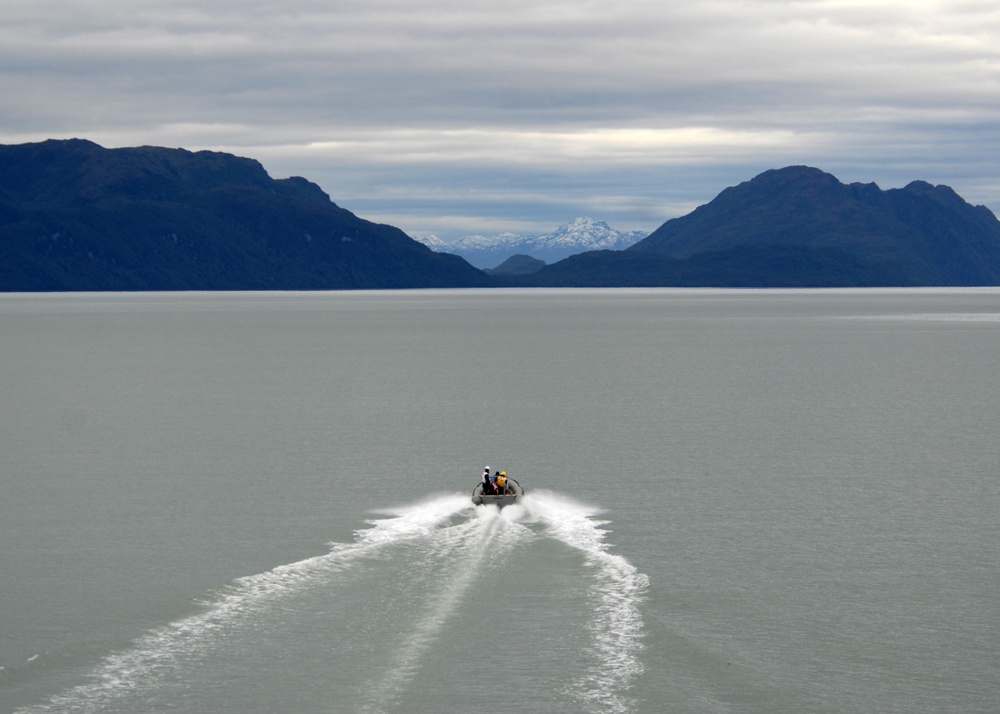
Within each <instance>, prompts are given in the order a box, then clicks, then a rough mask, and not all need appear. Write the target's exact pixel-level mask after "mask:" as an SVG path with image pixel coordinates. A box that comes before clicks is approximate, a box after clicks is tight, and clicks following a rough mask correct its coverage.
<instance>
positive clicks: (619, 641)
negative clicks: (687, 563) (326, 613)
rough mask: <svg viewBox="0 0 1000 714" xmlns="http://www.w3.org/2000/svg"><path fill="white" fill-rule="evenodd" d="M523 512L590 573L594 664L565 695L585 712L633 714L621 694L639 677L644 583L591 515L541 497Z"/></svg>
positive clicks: (556, 497) (542, 494) (559, 499)
mask: <svg viewBox="0 0 1000 714" xmlns="http://www.w3.org/2000/svg"><path fill="white" fill-rule="evenodd" d="M524 506H525V508H526V509H527V511H528V513H529V515H530V517H532V518H534V519H537V520H538V521H539V522H540V523H541V524H542V525H543V526H544V527H545V528H546V530H547V532H548V533H549V534H551V536H552V537H554V538H556V539H557V540H559V541H561V542H563V543H565V544H566V545H568V546H571V547H573V548H577V549H579V550H580V551H582V552H583V554H584V556H585V562H586V564H587V565H588V566H589V567H592V568H593V569H594V582H593V586H592V594H593V596H594V598H595V601H596V602H595V607H594V614H593V617H592V619H591V622H590V623H589V629H590V632H591V636H592V638H593V644H592V645H591V650H592V653H593V655H594V656H595V661H596V662H597V664H596V665H594V666H592V667H591V668H589V670H588V671H587V672H586V673H585V674H584V675H583V676H582V677H581V678H580V679H579V680H578V681H577V682H576V683H575V685H574V687H573V688H572V689H570V690H568V691H569V692H570V693H571V694H572V695H573V696H576V697H577V698H579V699H580V701H581V704H582V705H583V706H584V707H586V708H587V709H589V710H593V711H601V712H629V711H632V710H633V709H634V702H633V701H632V700H631V699H630V698H629V697H628V696H627V694H626V693H627V691H628V689H629V688H630V687H631V685H632V682H633V681H634V680H635V678H636V677H638V676H639V675H640V674H642V672H643V667H642V663H641V662H640V661H639V659H638V654H639V652H640V651H641V650H642V648H643V643H642V638H643V630H644V626H643V621H642V613H641V612H640V610H639V605H640V604H641V603H642V601H643V600H644V598H645V594H646V591H647V590H648V588H649V578H648V577H647V576H646V575H645V574H644V573H640V572H639V571H638V570H637V569H636V567H635V566H634V565H632V564H631V563H630V562H628V560H626V559H625V558H623V557H622V556H620V555H616V554H613V553H609V552H608V544H607V543H606V542H605V537H606V536H607V533H608V532H607V530H606V529H605V528H604V526H605V525H607V522H606V521H598V520H594V516H596V515H597V514H598V511H597V510H596V509H593V508H590V507H588V506H584V505H582V504H579V503H576V502H574V501H572V500H570V499H568V498H566V497H563V496H559V495H558V494H554V493H551V492H546V491H536V492H534V493H532V494H531V495H530V496H529V497H526V498H525V500H524Z"/></svg>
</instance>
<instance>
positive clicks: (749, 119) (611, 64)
mask: <svg viewBox="0 0 1000 714" xmlns="http://www.w3.org/2000/svg"><path fill="white" fill-rule="evenodd" d="M998 85H1000V9H998V8H997V6H996V5H995V3H994V2H992V1H991V2H980V1H978V0H965V1H962V0H956V1H954V2H946V1H942V2H930V1H922V2H921V1H917V0H908V1H906V2H903V1H896V0H891V1H885V2H877V1H874V2H873V1H869V0H864V1H854V0H791V1H788V0H781V1H779V0H771V1H769V0H756V1H753V0H746V1H742V2H737V1H736V0H699V1H698V2H694V1H688V2H674V3H663V2H660V1H659V0H656V1H652V0H650V1H646V0H619V1H618V2H609V1H605V0H591V1H589V2H577V3H565V2H558V3H557V2H538V1H528V0H512V1H511V2H508V3H505V4H499V5H498V4H496V3H493V2H489V3H487V2H479V1H477V0H462V1H459V0H428V1H426V2H422V3H414V2H412V1H408V2H403V1H402V0H364V1H363V2H362V1H360V0H358V1H354V0H338V1H336V2H331V1H330V0H324V1H322V2H320V1H318V0H286V2H283V3H273V2H270V3H264V2H258V1H257V0H243V1H240V2H236V1H235V0H232V1H228V2H227V1H224V0H223V1H219V0H216V1H215V2H208V3H205V2H197V3H196V2H188V1H187V0H180V1H171V2H167V1H166V0H131V1H129V2H123V1H122V0H103V1H102V2H100V3H98V2H94V1H93V0H73V1H70V0H8V2H7V3H5V9H4V14H3V18H2V19H0V91H2V92H3V94H4V96H5V97H6V98H8V99H7V100H6V101H5V102H4V103H3V106H0V141H3V142H4V143H15V142H19V141H31V140H39V139H44V138H47V137H51V136H56V137H66V136H82V137H86V138H90V139H93V140H95V141H98V142H99V143H102V144H104V145H106V146H124V145H137V144H161V145H166V146H184V147H186V148H190V149H200V148H212V149H219V150H227V151H233V152H234V153H239V154H241V155H245V156H252V157H255V158H258V159H260V160H261V161H262V162H263V163H264V164H265V166H266V167H267V168H268V170H269V171H271V173H272V174H273V175H290V174H298V175H305V176H307V177H308V178H310V179H312V180H315V181H317V182H318V183H320V184H321V185H322V186H323V187H324V189H325V190H327V191H328V192H329V193H330V194H331V195H332V197H333V198H334V200H336V201H338V203H340V204H341V205H344V206H345V207H347V208H350V209H351V210H354V211H355V212H357V213H359V214H361V215H365V216H366V217H373V218H376V219H380V220H386V219H390V218H391V219H396V218H400V219H402V220H403V221H405V223H402V224H400V227H402V228H404V230H411V231H414V232H416V231H417V230H421V231H433V230H434V228H433V222H434V220H435V218H437V219H439V220H440V223H441V226H442V227H441V229H440V231H441V232H449V231H452V232H456V231H457V232H461V231H462V230H463V229H462V228H461V226H462V224H463V222H465V223H466V224H467V225H468V232H489V228H488V226H489V225H490V224H491V222H492V224H495V225H496V226H498V227H500V226H503V227H509V226H511V225H515V224H516V225H529V224H530V225H535V224H543V223H544V224H546V225H547V226H548V227H549V228H551V227H554V226H555V225H558V224H559V223H562V222H565V221H566V220H568V219H570V218H572V217H573V216H574V215H575V214H576V213H577V212H582V211H586V212H589V213H592V214H594V215H596V217H599V218H604V219H606V220H609V221H610V222H612V224H613V225H615V227H621V228H634V227H648V228H650V229H652V228H655V227H656V226H657V225H659V223H661V222H662V221H663V220H666V219H667V218H670V217H671V216H672V215H677V213H676V211H683V210H685V209H687V207H693V206H695V205H697V204H698V203H704V202H705V201H707V200H710V199H711V198H712V197H713V196H714V195H715V194H716V193H718V191H719V190H721V189H722V188H724V187H725V186H727V185H732V184H733V183H738V182H739V181H743V180H746V179H748V178H750V177H751V176H752V175H754V173H756V172H758V171H760V170H763V169H766V168H773V167H777V166H782V165H787V164H789V163H810V164H813V165H817V166H819V167H820V168H824V169H826V170H829V171H832V172H833V173H835V174H836V175H837V176H838V177H839V178H841V179H842V180H864V181H871V180H877V181H879V182H880V184H885V187H891V186H893V185H902V184H903V183H906V182H908V181H909V180H911V179H914V178H923V179H926V180H930V181H932V182H940V183H949V184H950V185H952V186H954V187H955V188H956V190H958V191H959V192H960V193H961V194H962V195H963V196H965V197H966V198H967V199H969V200H973V201H975V202H980V203H986V204H987V205H990V206H991V207H992V208H994V210H998V209H1000V192H998V191H997V188H996V187H997V185H998V184H1000V177H998V168H997V167H998V166H1000V161H998V158H1000V148H998V147H1000V142H998V141H997V139H998V138H1000V137H998V136H997V129H996V127H998V126H1000V86H998ZM470 186H474V187H477V188H479V189H481V192H477V191H471V190H469V187H470ZM484 195H489V196H490V197H491V198H490V199H489V200H483V198H482V197H483V196H484ZM422 201H426V202H425V203H422ZM602 201H608V202H609V204H608V205H605V204H602ZM657 211H663V215H656V214H657ZM671 212H673V213H671ZM640 216H641V217H640ZM616 222H618V223H620V224H621V225H620V226H619V225H618V223H616ZM418 224H419V226H418ZM638 224H641V225H638Z"/></svg>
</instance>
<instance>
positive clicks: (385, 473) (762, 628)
mask: <svg viewBox="0 0 1000 714" xmlns="http://www.w3.org/2000/svg"><path fill="white" fill-rule="evenodd" d="M998 364H1000V290H993V289H987V290H909V291H907V290H880V291H865V290H858V291H713V290H565V291H563V290H544V291H531V290H524V291H521V290H517V291H412V292H411V291H404V292H357V293H223V294H210V293H186V294H163V293H157V294H73V295H55V294H42V295H9V294H8V295H3V296H0V370H2V372H0V544H2V546H0V712H13V711H16V712H23V713H28V712H32V713H35V712H60V713H62V712H116V713H122V714H125V713H129V714H133V713H138V712H172V711H176V712H206V713H208V712H220V713H230V712H231V713H237V712H239V713H240V714H245V713H256V712H260V713H264V712H268V713H269V712H277V711H282V712H296V713H300V712H301V713H311V712H407V713H413V712H427V713H437V712H523V713H532V714H533V713H537V712H567V713H570V712H574V713H575V712H677V713H686V712H761V713H765V712H766V713H774V712H788V713H796V714H798V713H803V712H806V713H808V712H831V713H834V712H836V713H841V712H859V713H862V712H864V713H868V712H899V713H900V714H902V713H904V712H906V713H908V714H909V713H912V712H956V713H958V712H962V713H969V712H996V711H998V710H1000V483H998V474H1000V446H998V443H1000V442H998V434H1000V431H998V424H1000V370H998ZM487 464H489V465H490V466H491V467H492V468H502V469H505V470H506V471H507V472H508V474H510V475H511V476H513V477H514V478H516V479H518V480H519V481H520V483H521V484H522V485H523V486H524V487H525V488H526V489H527V492H528V493H527V497H526V498H525V500H524V503H523V505H521V506H515V507H511V508H507V509H504V510H503V511H502V512H498V511H496V510H495V509H493V508H492V507H489V508H479V509H477V508H475V507H473V506H472V505H471V503H470V501H469V494H470V492H471V490H472V488H473V486H474V485H475V483H476V480H477V478H478V476H479V474H480V473H481V472H482V469H483V466H485V465H487Z"/></svg>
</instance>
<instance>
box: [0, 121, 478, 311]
mask: <svg viewBox="0 0 1000 714" xmlns="http://www.w3.org/2000/svg"><path fill="white" fill-rule="evenodd" d="M489 280H490V279H489V278H488V276H486V275H485V274H484V273H482V272H481V271H479V270H477V269H475V268H473V267H472V266H471V265H469V264H468V263H466V262H465V261H464V260H462V259H461V258H458V257H456V256H453V255H446V254H442V253H435V252H433V251H431V250H430V249H429V248H427V247H426V246H424V245H421V244H420V243H418V242H417V241H414V240H412V239H411V238H409V237H408V236H407V235H406V234H404V233H403V232H402V231H400V230H399V229H397V228H393V227H391V226H385V225H377V224H375V223H371V222H369V221H365V220H363V219H361V218H358V217H357V216H355V215H354V214H353V213H351V212H350V211H347V210H345V209H343V208H340V207H339V206H337V205H336V204H335V203H333V202H332V201H331V200H330V197H329V196H327V195H326V194H325V193H324V192H323V191H322V190H321V189H320V188H319V187H318V186H316V185H315V184H313V183H310V182H309V181H307V180H305V179H303V178H299V177H292V178H287V179H280V180H275V179H272V178H271V177H270V176H268V174H267V172H266V171H265V170H264V168H263V167H262V166H261V165H260V164H259V163H258V162H256V161H253V160H251V159H245V158H240V157H237V156H233V155H230V154H224V153H217V152H209V151H199V152H196V153H192V152H189V151H185V150H183V149H166V148H158V147H139V148H127V149H105V148H102V147H101V146H98V145H97V144H94V143H92V142H89V141H83V140H79V139H72V140H67V141H56V140H50V141H45V142H41V143H36V144H21V145H16V146H0V290H3V291H39V290H46V291H60V290H265V289H270V290H299V289H301V290H307V289H317V290H330V289H358V288H415V287H460V286H466V287H473V286H484V285H487V284H489Z"/></svg>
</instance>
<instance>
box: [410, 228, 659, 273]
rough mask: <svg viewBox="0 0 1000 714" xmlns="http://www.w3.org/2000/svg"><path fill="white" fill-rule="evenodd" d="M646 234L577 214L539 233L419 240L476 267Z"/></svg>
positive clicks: (614, 244)
mask: <svg viewBox="0 0 1000 714" xmlns="http://www.w3.org/2000/svg"><path fill="white" fill-rule="evenodd" d="M646 235H647V233H646V232H645V231H628V232H621V231H616V230H614V229H613V228H611V227H610V226H608V224H607V223H605V222H604V221H595V220H594V219H593V218H577V219H575V220H574V221H572V222H570V223H566V224H565V225H562V226H559V228H558V229H556V230H555V231H553V232H551V233H545V234H543V235H540V236H531V235H527V236H524V235H520V234H518V233H500V234H498V235H494V236H482V235H472V236H465V237H463V238H459V239H458V240H457V241H454V242H452V243H445V242H444V241H441V240H440V239H438V238H437V237H436V236H426V237H422V238H418V239H417V240H419V241H421V242H422V243H424V244H425V245H427V246H428V247H429V248H431V249H432V250H434V251H437V252H439V253H454V254H455V255H460V256H462V257H463V258H465V259H466V260H467V261H469V262H470V263H472V264H473V265H474V266H476V267H477V268H492V267H495V266H497V265H499V264H500V263H502V262H503V261H505V260H507V258H509V257H511V256H512V255H518V254H522V255H530V256H531V257H533V258H537V259H538V260H543V261H545V262H546V263H555V262H557V261H560V260H562V259H563V258H568V257H569V256H571V255H574V254H576V253H584V252H586V251H588V250H623V249H625V248H628V247H629V246H630V245H632V244H633V243H637V242H639V241H640V240H642V239H643V238H645V237H646Z"/></svg>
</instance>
